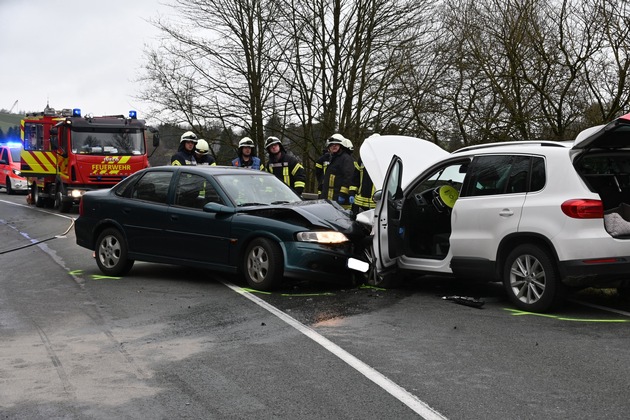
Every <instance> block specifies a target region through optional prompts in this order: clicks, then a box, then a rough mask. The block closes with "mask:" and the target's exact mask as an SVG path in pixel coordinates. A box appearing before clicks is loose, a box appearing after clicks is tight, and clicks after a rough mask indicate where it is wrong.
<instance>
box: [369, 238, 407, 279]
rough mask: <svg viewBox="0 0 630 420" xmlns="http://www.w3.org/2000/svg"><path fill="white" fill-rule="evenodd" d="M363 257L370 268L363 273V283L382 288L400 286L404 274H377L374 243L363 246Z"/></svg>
mask: <svg viewBox="0 0 630 420" xmlns="http://www.w3.org/2000/svg"><path fill="white" fill-rule="evenodd" d="M364 253H365V258H366V260H367V262H368V263H369V264H370V268H369V269H368V271H367V272H366V273H365V274H364V276H365V283H366V284H368V285H370V286H375V287H382V288H383V289H395V288H397V287H400V286H401V284H402V282H403V279H404V276H400V275H397V273H395V272H393V273H387V274H379V273H378V272H377V270H376V257H375V254H374V245H373V244H372V242H371V241H370V243H369V244H368V245H367V246H366V247H365V251H364Z"/></svg>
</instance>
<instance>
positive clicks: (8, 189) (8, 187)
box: [5, 177, 15, 195]
mask: <svg viewBox="0 0 630 420" xmlns="http://www.w3.org/2000/svg"><path fill="white" fill-rule="evenodd" d="M5 185H6V188H7V194H9V195H13V194H15V191H13V187H12V186H11V178H9V177H7V179H6V184H5Z"/></svg>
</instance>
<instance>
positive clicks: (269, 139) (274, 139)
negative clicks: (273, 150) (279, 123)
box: [265, 136, 282, 150]
mask: <svg viewBox="0 0 630 420" xmlns="http://www.w3.org/2000/svg"><path fill="white" fill-rule="evenodd" d="M272 144H279V145H280V147H282V142H281V141H280V139H279V138H278V137H275V136H269V137H267V140H265V150H267V149H269V146H271V145H272Z"/></svg>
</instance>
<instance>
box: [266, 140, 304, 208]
mask: <svg viewBox="0 0 630 420" xmlns="http://www.w3.org/2000/svg"><path fill="white" fill-rule="evenodd" d="M265 150H266V151H267V153H268V154H269V162H267V167H266V168H265V170H267V171H268V172H271V173H272V174H274V175H275V176H276V178H278V179H279V180H281V181H282V182H284V183H285V184H287V185H288V186H289V187H291V188H292V189H293V191H295V193H296V194H297V195H299V196H301V195H302V192H303V191H304V186H305V185H306V172H305V171H304V167H303V166H302V164H301V163H300V161H298V160H297V158H296V157H295V156H292V155H290V154H288V153H287V151H286V150H285V149H284V146H283V145H282V143H281V142H280V139H279V138H278V137H274V136H270V137H267V140H265Z"/></svg>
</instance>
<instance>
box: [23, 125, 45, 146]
mask: <svg viewBox="0 0 630 420" xmlns="http://www.w3.org/2000/svg"><path fill="white" fill-rule="evenodd" d="M24 132H25V133H26V135H25V138H24V149H26V150H43V149H44V126H43V125H41V124H39V125H38V124H28V123H26V124H25V125H24Z"/></svg>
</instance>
